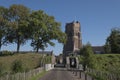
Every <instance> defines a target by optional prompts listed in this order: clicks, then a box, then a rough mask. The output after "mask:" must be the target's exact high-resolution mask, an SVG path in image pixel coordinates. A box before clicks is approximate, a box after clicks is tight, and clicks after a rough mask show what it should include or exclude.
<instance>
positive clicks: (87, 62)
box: [80, 43, 95, 70]
mask: <svg viewBox="0 0 120 80" xmlns="http://www.w3.org/2000/svg"><path fill="white" fill-rule="evenodd" d="M80 54H81V55H82V56H83V68H84V70H86V66H87V67H89V68H95V65H94V61H95V60H94V59H95V57H94V53H93V50H92V47H91V45H90V44H89V43H88V44H86V45H85V46H83V48H82V49H81V51H80Z"/></svg>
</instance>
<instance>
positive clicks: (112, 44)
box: [104, 28, 120, 54]
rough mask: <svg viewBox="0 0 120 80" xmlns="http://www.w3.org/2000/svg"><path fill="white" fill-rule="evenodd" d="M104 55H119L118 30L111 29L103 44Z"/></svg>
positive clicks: (119, 31)
mask: <svg viewBox="0 0 120 80" xmlns="http://www.w3.org/2000/svg"><path fill="white" fill-rule="evenodd" d="M104 47H105V52H106V53H114V54H116V53H120V28H113V29H112V30H111V33H110V35H109V36H108V37H107V40H106V43H105V46H104Z"/></svg>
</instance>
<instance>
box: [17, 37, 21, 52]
mask: <svg viewBox="0 0 120 80" xmlns="http://www.w3.org/2000/svg"><path fill="white" fill-rule="evenodd" d="M19 50H20V38H19V37H18V40H17V53H19Z"/></svg>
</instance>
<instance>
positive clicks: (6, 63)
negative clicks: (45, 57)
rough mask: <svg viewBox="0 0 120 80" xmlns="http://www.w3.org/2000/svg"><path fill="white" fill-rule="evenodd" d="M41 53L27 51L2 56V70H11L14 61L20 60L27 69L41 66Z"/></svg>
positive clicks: (0, 57) (0, 63) (0, 59)
mask: <svg viewBox="0 0 120 80" xmlns="http://www.w3.org/2000/svg"><path fill="white" fill-rule="evenodd" d="M41 58H42V55H41V54H37V53H36V54H34V53H27V54H14V55H9V56H0V66H2V68H1V69H2V72H3V73H4V72H5V73H8V72H11V67H12V64H13V62H14V61H16V60H19V61H21V62H22V66H23V68H24V70H25V71H29V70H32V69H35V68H37V67H39V66H40V59H41ZM1 69H0V70H1Z"/></svg>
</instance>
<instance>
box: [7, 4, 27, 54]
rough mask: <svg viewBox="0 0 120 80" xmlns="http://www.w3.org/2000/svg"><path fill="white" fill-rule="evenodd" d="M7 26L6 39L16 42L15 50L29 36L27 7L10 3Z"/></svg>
mask: <svg viewBox="0 0 120 80" xmlns="http://www.w3.org/2000/svg"><path fill="white" fill-rule="evenodd" d="M7 17H8V21H9V22H8V23H7V24H8V28H7V36H6V40H7V41H9V43H17V52H19V48H20V45H21V44H24V43H25V42H26V40H27V39H28V38H29V27H28V24H29V22H28V17H29V9H28V8H27V7H25V6H23V5H15V4H14V5H11V6H10V7H9V8H8V16H7Z"/></svg>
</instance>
